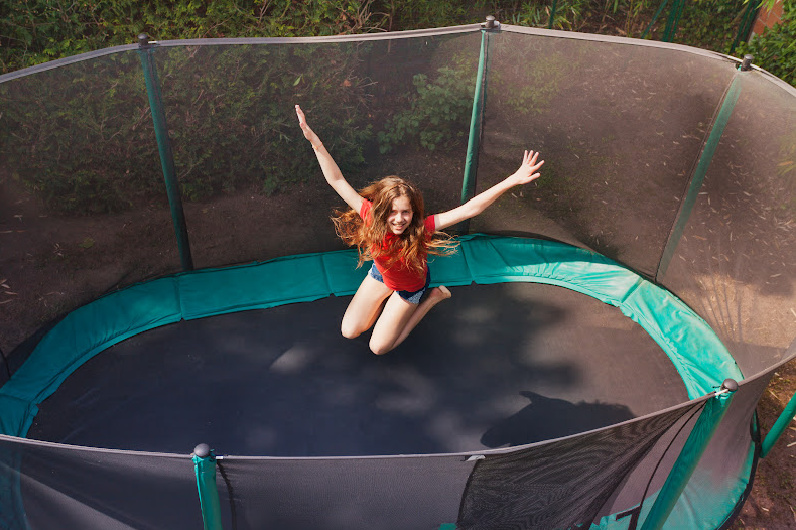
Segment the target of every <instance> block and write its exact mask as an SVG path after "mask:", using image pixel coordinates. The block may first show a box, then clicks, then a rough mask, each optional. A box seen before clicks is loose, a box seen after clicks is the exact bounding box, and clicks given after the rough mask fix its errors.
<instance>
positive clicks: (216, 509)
mask: <svg viewBox="0 0 796 530" xmlns="http://www.w3.org/2000/svg"><path fill="white" fill-rule="evenodd" d="M191 460H193V470H194V472H195V473H196V484H197V486H198V487H199V502H200V504H201V506H202V520H203V521H204V525H205V526H204V530H223V527H222V526H221V501H220V500H219V498H218V487H217V486H216V455H215V454H214V453H213V450H212V449H210V446H209V445H207V444H199V445H197V446H196V448H195V449H194V450H193V455H192V456H191Z"/></svg>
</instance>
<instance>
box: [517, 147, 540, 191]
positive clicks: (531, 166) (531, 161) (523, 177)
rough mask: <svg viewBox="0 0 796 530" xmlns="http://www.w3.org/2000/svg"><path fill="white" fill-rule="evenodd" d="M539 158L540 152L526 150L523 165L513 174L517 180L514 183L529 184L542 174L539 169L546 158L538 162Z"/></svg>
mask: <svg viewBox="0 0 796 530" xmlns="http://www.w3.org/2000/svg"><path fill="white" fill-rule="evenodd" d="M537 158H539V153H538V152H536V153H534V152H533V151H525V155H524V156H523V157H522V165H520V168H519V169H518V170H517V171H515V172H514V174H513V175H512V176H511V178H512V179H513V180H514V181H515V182H514V184H528V183H529V182H532V181H534V180H536V179H537V178H539V177H540V176H541V173H538V170H539V168H540V167H542V164H544V160H542V161H541V162H537V161H536V159H537Z"/></svg>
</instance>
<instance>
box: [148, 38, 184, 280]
mask: <svg viewBox="0 0 796 530" xmlns="http://www.w3.org/2000/svg"><path fill="white" fill-rule="evenodd" d="M153 49H154V45H152V44H150V43H149V37H147V36H146V35H144V34H141V35H139V36H138V54H139V55H140V56H141V66H142V67H143V68H144V82H145V83H146V91H147V95H148V96H149V108H150V109H151V111H152V122H153V123H154V125H155V138H156V139H157V142H158V151H159V153H160V165H161V168H162V169H163V178H164V179H165V182H166V195H167V196H168V198H169V208H170V209H171V221H172V223H173V225H174V232H175V234H176V235H177V250H178V251H179V253H180V264H181V265H182V269H183V270H185V271H190V270H193V260H192V259H191V248H190V245H189V243H188V231H187V229H186V227H185V213H184V212H183V209H182V199H181V198H180V186H179V184H178V183H177V172H176V171H175V169H174V153H173V152H172V150H171V141H170V140H169V131H168V129H167V127H166V113H165V112H164V111H163V97H162V95H161V92H160V83H159V82H158V73H157V69H156V68H155V61H154V59H153V57H152V51H153Z"/></svg>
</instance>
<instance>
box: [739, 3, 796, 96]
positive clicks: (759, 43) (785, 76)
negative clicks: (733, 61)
mask: <svg viewBox="0 0 796 530" xmlns="http://www.w3.org/2000/svg"><path fill="white" fill-rule="evenodd" d="M747 53H751V54H752V55H754V56H755V64H758V65H760V67H761V68H764V69H765V70H767V71H768V72H771V73H772V74H774V75H775V76H777V77H779V78H780V79H782V80H783V81H786V82H788V83H790V84H791V85H793V86H796V3H794V2H785V3H784V12H783V15H782V22H781V23H779V24H777V25H776V26H774V27H773V28H769V29H767V30H766V31H765V33H763V34H762V35H758V36H756V37H755V38H753V39H752V42H750V43H748V44H744V45H742V46H741V47H740V49H739V54H740V55H742V56H743V55H745V54H747Z"/></svg>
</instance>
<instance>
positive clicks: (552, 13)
mask: <svg viewBox="0 0 796 530" xmlns="http://www.w3.org/2000/svg"><path fill="white" fill-rule="evenodd" d="M557 3H558V0H553V5H552V6H551V7H550V20H548V21H547V29H553V22H554V20H555V18H556V4H557Z"/></svg>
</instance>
